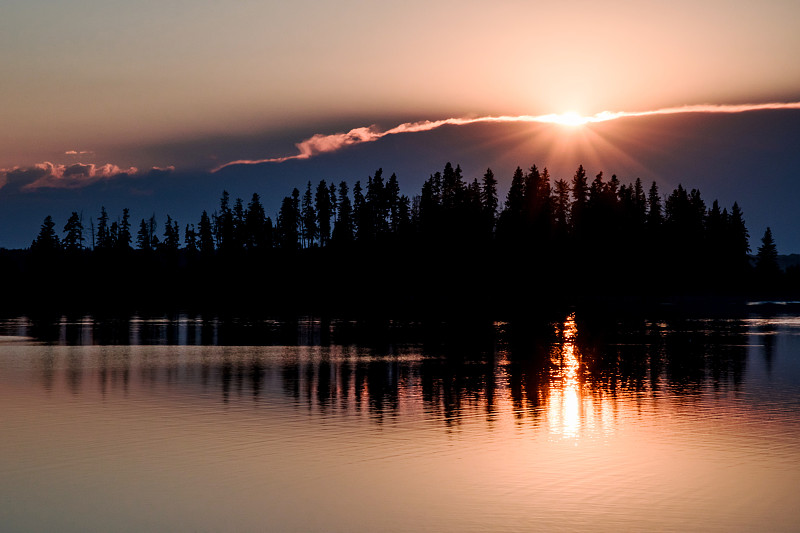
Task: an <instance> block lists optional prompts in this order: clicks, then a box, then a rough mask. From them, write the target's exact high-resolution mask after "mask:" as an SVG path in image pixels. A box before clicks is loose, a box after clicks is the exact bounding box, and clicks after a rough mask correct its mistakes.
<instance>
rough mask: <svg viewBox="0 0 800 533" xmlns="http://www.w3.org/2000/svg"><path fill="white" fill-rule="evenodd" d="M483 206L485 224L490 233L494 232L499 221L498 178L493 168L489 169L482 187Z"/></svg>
mask: <svg viewBox="0 0 800 533" xmlns="http://www.w3.org/2000/svg"><path fill="white" fill-rule="evenodd" d="M481 204H483V216H484V224H485V225H486V228H487V229H488V230H489V233H491V232H492V231H494V224H495V221H496V220H497V206H498V200H497V178H495V177H494V172H492V169H491V168H487V169H486V172H485V173H484V175H483V183H482V187H481Z"/></svg>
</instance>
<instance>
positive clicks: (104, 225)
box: [96, 206, 111, 250]
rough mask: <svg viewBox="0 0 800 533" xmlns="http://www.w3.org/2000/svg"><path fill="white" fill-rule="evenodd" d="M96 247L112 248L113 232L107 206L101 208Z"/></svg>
mask: <svg viewBox="0 0 800 533" xmlns="http://www.w3.org/2000/svg"><path fill="white" fill-rule="evenodd" d="M96 248H98V249H101V250H107V249H109V248H111V234H110V233H109V228H108V213H107V212H106V208H105V206H103V207H101V208H100V216H99V217H98V218H97V244H96Z"/></svg>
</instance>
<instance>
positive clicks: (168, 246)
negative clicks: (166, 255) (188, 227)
mask: <svg viewBox="0 0 800 533" xmlns="http://www.w3.org/2000/svg"><path fill="white" fill-rule="evenodd" d="M180 244H181V234H180V230H179V229H178V223H177V222H176V221H174V220H172V217H170V216H169V215H167V223H166V224H165V225H164V242H163V244H162V246H163V249H164V250H166V251H167V252H175V251H177V250H178V248H179V247H180Z"/></svg>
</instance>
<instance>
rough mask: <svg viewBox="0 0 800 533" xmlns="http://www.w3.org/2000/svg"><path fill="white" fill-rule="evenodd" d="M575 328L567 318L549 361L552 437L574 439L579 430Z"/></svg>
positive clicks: (570, 318) (549, 415)
mask: <svg viewBox="0 0 800 533" xmlns="http://www.w3.org/2000/svg"><path fill="white" fill-rule="evenodd" d="M577 334H578V326H577V325H576V324H575V314H574V313H572V314H570V315H569V316H568V317H567V318H566V320H565V321H564V324H563V325H562V326H561V336H562V342H561V344H560V345H556V346H554V348H553V350H552V354H551V358H550V362H551V371H550V374H551V376H550V377H551V381H550V393H549V396H550V400H549V402H548V419H549V420H550V424H551V429H552V431H553V433H556V434H560V435H562V436H563V437H565V438H574V437H577V436H578V435H579V433H580V429H581V379H580V378H581V376H580V371H581V362H580V352H579V350H578V348H577V346H576V345H575V340H576V337H577Z"/></svg>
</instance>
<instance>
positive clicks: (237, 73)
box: [0, 0, 800, 252]
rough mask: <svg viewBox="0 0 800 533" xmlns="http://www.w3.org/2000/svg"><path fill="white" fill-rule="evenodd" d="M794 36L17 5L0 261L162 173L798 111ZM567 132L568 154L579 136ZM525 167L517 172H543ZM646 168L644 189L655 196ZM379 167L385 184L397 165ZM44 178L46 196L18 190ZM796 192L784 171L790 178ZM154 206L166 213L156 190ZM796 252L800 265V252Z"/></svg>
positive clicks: (760, 26)
mask: <svg viewBox="0 0 800 533" xmlns="http://www.w3.org/2000/svg"><path fill="white" fill-rule="evenodd" d="M798 20H800V3H798V2H796V1H792V0H780V1H778V0H772V1H765V2H760V3H756V2H745V1H739V0H725V1H722V0H719V1H708V0H702V1H688V0H676V1H673V2H669V3H667V2H663V1H658V2H655V1H639V2H629V1H620V0H614V1H609V2H601V3H598V2H587V1H564V2H559V3H557V5H556V3H553V2H547V3H545V2H526V1H510V0H507V1H503V0H494V1H492V2H488V1H477V0H461V1H441V0H427V1H424V2H423V1H417V0H409V1H407V2H402V3H385V2H366V1H355V0H340V1H338V2H327V3H323V2H319V1H316V2H311V1H306V0H298V1H295V2H271V1H249V0H243V1H241V2H236V3H221V2H211V1H207V0H193V1H188V0H160V1H158V2H156V1H142V0H128V1H119V0H104V1H102V2H101V1H94V0H73V1H70V2H55V1H45V0H24V1H23V0H8V1H6V2H4V5H3V8H2V16H0V67H2V73H3V82H2V83H0V102H2V104H0V123H1V124H2V125H3V127H2V129H0V169H2V170H0V186H2V185H4V187H2V188H0V212H3V211H5V212H6V214H5V215H0V246H8V247H11V246H25V245H27V244H26V243H29V241H30V239H31V238H32V237H33V234H32V233H35V231H36V229H37V228H38V223H40V222H41V219H42V217H43V216H44V215H46V214H53V215H54V216H55V218H56V220H57V224H58V225H60V224H63V222H59V220H60V217H63V216H64V213H63V211H65V210H66V209H67V208H66V207H65V206H64V205H60V204H58V206H57V201H58V198H56V196H54V195H57V194H59V193H63V194H65V195H66V194H72V195H73V197H70V198H71V201H73V203H72V204H71V205H72V207H71V208H70V209H69V210H78V209H86V210H87V211H91V210H92V209H95V208H96V207H97V205H99V204H102V203H109V204H113V203H114V202H115V201H116V202H119V203H120V205H121V204H122V203H124V202H125V201H126V198H125V193H124V192H123V191H115V192H114V194H113V196H114V197H113V198H106V197H104V196H103V194H104V193H103V190H101V188H98V187H97V186H95V184H96V182H97V181H98V180H100V179H103V180H111V179H113V178H114V176H117V175H122V176H127V177H129V176H132V175H149V176H152V175H153V172H154V171H153V170H152V169H153V167H157V169H156V170H155V173H156V174H155V175H157V176H161V175H162V174H163V175H167V174H175V175H182V176H184V178H183V181H182V182H181V183H182V184H183V185H180V186H176V185H175V184H170V185H169V187H172V189H170V190H173V192H174V189H176V188H177V189H180V188H181V187H186V188H190V187H191V180H192V179H193V178H192V177H191V176H195V177H197V176H201V178H202V179H204V180H208V179H211V178H209V176H207V174H208V173H209V172H210V171H211V170H213V169H215V168H218V167H220V166H222V165H225V164H226V163H229V162H231V161H237V160H248V161H258V160H265V159H274V158H282V157H286V156H292V155H295V154H297V153H298V149H297V148H296V147H295V144H296V143H300V142H302V141H303V140H305V139H308V138H311V137H312V136H313V135H315V134H322V135H328V134H334V133H341V132H348V131H351V130H353V129H355V128H362V127H363V128H366V127H370V126H373V128H372V129H371V130H370V131H373V132H374V131H381V132H384V131H387V130H390V129H391V128H394V127H396V126H398V125H399V124H401V123H405V122H418V121H437V120H443V119H449V118H475V117H485V116H508V117H518V116H520V115H525V116H532V117H537V116H542V115H549V114H553V113H564V112H566V111H574V112H577V113H580V114H581V115H594V114H596V113H600V112H603V111H625V112H647V111H653V110H658V109H663V108H676V107H682V106H697V105H703V104H711V105H742V104H763V103H771V102H777V103H796V102H798V101H800V63H798V61H797V54H798V51H800V32H798V31H797V21H798ZM789 107H792V106H789ZM785 113H790V115H789V117H790V119H789V120H788V124H789V125H791V124H792V123H796V122H797V121H798V119H800V111H798V110H796V109H794V110H791V109H790V110H788V111H787V110H777V111H775V112H774V113H772V114H770V115H769V116H770V117H772V116H778V115H780V116H781V117H782V118H781V120H782V121H783V127H784V130H785V128H786V121H787V119H786V115H785ZM626 120H631V119H626ZM620 121H621V122H620V126H619V128H623V126H624V124H623V123H622V122H624V121H623V120H622V119H620ZM460 127H463V128H466V127H467V126H460ZM470 127H471V126H470ZM589 127H591V126H589ZM767 129H769V128H767ZM561 131H563V135H564V136H565V137H564V140H563V143H562V144H569V142H571V141H570V138H573V137H574V136H575V133H574V132H570V131H567V129H566V128H562V130H561ZM792 131H793V132H796V128H794V129H793V130H792ZM408 135H420V134H419V133H409V134H408ZM615 135H616V136H618V137H625V131H624V129H620V130H619V131H617V132H616V133H615ZM456 137H457V136H456ZM381 142H383V141H381ZM756 144H757V143H756ZM552 146H553V145H552V143H551V145H550V148H548V150H549V151H550V153H552ZM606 148H607V146H606ZM603 149H604V145H602V144H601V145H599V146H596V147H595V150H596V151H601V150H603ZM454 152H456V151H455V150H454ZM530 152H531V155H530V157H529V158H528V159H526V160H519V161H516V160H514V161H509V162H508V164H509V165H512V166H516V165H520V166H523V167H525V166H530V164H532V163H534V162H537V161H538V162H539V164H540V165H546V164H547V161H542V158H543V157H544V155H543V154H540V153H537V152H536V149H535V147H533V148H531V150H530ZM457 155H458V153H454V154H453V155H450V154H447V153H443V154H441V156H440V160H441V161H442V162H444V161H446V160H449V159H452V158H454V157H456V156H457ZM496 155H497V157H498V158H499V157H500V156H501V155H502V151H498V152H496ZM404 156H405V157H409V156H411V157H413V155H412V154H404ZM627 156H628V157H629V158H632V159H637V154H636V153H628V154H627ZM394 157H396V158H399V157H400V156H399V154H395V155H394ZM638 159H640V161H639V162H640V163H641V164H640V167H642V168H641V169H640V172H641V174H642V177H644V178H648V179H649V178H651V177H659V178H660V177H662V176H660V174H659V172H657V171H656V170H653V169H652V168H649V166H648V162H647V161H645V160H644V158H638ZM607 161H610V162H611V164H613V158H608V159H607ZM77 163H80V164H82V165H83V166H80V167H75V165H76V164H77ZM493 163H494V161H491V160H490V161H485V162H484V163H483V164H482V165H483V167H485V166H488V165H491V164H493ZM580 163H584V164H586V163H585V162H583V161H574V164H572V166H573V167H575V166H577V165H578V164H580ZM47 164H49V166H48V165H47ZM271 164H272V165H285V164H287V163H271ZM382 164H383V166H385V167H388V170H390V171H391V170H392V167H393V165H395V161H394V160H393V159H392V158H391V157H388V156H387V157H386V159H385V162H384V163H382ZM36 165H39V166H38V167H36ZM398 165H399V163H398ZM620 166H621V168H624V169H626V170H627V169H628V168H629V167H628V166H625V163H624V162H620ZM36 168H38V169H39V170H37V171H36V172H38V174H36V172H34V173H33V174H30V176H31V177H25V176H28V175H25V176H23V174H24V173H25V172H28V171H30V170H31V169H36ZM69 168H72V170H68V169H69ZM229 168H230V167H229ZM59 169H60V170H59ZM437 169H438V168H429V169H427V171H426V172H428V173H430V172H434V171H435V170H437ZM465 170H468V171H472V173H474V174H477V173H478V172H479V171H480V170H482V169H480V168H474V169H466V168H465ZM592 170H594V171H599V170H605V171H607V172H609V173H611V172H615V171H617V170H616V169H615V168H604V169H599V168H598V169H592ZM349 171H352V172H358V173H357V174H356V175H354V176H353V177H352V180H355V179H364V178H365V177H366V176H364V175H361V174H360V172H361V168H360V167H359V168H358V169H357V170H356V169H355V168H353V169H350V170H348V168H346V167H342V168H337V169H330V172H329V173H330V174H335V175H337V176H338V175H347V174H348V172H349ZM14 172H16V174H13V173H14ZM65 172H66V176H67V177H69V176H70V175H72V176H73V177H75V176H77V177H78V178H81V179H83V181H81V182H80V183H78V180H77V178H76V179H74V180H73V181H72V182H71V183H72V184H71V185H70V188H71V189H72V188H80V187H78V185H86V186H87V187H86V189H87V190H86V191H84V192H82V193H81V196H80V198H78V197H75V196H74V195H75V194H76V193H75V192H74V191H71V192H68V191H66V190H64V189H63V188H61V187H60V186H57V185H61V184H63V183H65V182H61V181H57V180H61V179H63V178H64V176H65ZM315 172H316V171H315ZM315 172H311V170H310V168H308V169H304V170H303V172H301V171H300V170H298V171H297V175H300V174H303V173H304V179H302V180H298V181H297V186H300V185H301V184H303V183H305V179H311V180H318V179H323V178H327V177H328V176H325V175H317V174H316V173H315ZM618 173H620V174H621V178H622V179H623V181H625V180H629V179H635V177H638V176H635V175H623V174H622V173H621V172H620V171H618ZM34 174H35V179H40V178H41V177H42V176H44V175H46V176H45V178H46V179H50V180H51V181H50V182H49V183H50V185H47V186H45V187H33V188H30V187H29V188H28V189H27V191H26V192H25V193H21V192H19V191H11V190H10V189H11V188H12V185H13V182H14V180H17V184H19V183H22V181H21V180H27V181H25V184H30V183H32V182H33V181H34V177H32V176H34ZM398 177H399V178H400V179H401V182H402V181H403V178H404V176H402V175H401V174H400V173H399V172H398ZM424 177H425V176H421V178H422V179H424ZM558 177H562V176H558ZM563 177H569V176H563ZM798 177H799V176H798V173H797V170H793V169H788V168H787V169H786V175H783V176H778V178H780V179H783V180H796V179H798ZM84 178H86V179H84ZM408 178H409V179H411V177H410V176H409V177H408ZM218 179H220V180H222V179H223V178H221V177H220V178H218ZM224 179H225V180H227V181H226V182H224V183H221V184H220V183H217V184H216V186H215V188H213V189H215V191H216V192H214V193H213V194H212V195H211V196H209V197H208V198H205V197H202V198H200V197H197V198H194V201H195V204H196V205H195V204H193V205H192V206H191V208H192V211H191V212H195V211H197V210H198V209H213V206H214V204H215V202H216V198H217V197H218V194H219V192H220V191H221V189H222V188H232V189H235V188H236V183H235V180H236V179H237V178H236V173H234V172H228V173H227V174H226V177H225V178H224ZM413 179H414V180H415V183H416V182H418V181H419V179H420V176H414V178H413ZM54 180H56V181H54ZM40 183H45V181H43V182H40ZM248 185H252V183H251V182H248ZM501 185H502V183H501ZM685 185H687V186H689V187H692V186H698V187H700V188H701V189H702V190H704V191H705V189H704V188H703V186H704V184H695V183H685ZM4 189H5V190H4ZM43 189H61V190H58V191H53V190H43ZM211 189H212V188H211V187H209V190H211ZM251 189H252V187H251ZM720 190H722V189H720ZM140 192H141V191H140ZM258 192H262V191H258ZM286 192H288V191H286ZM286 192H283V193H282V194H285V193H286ZM410 192H411V191H410ZM712 192H716V191H712ZM720 194H722V193H720ZM42 195H47V199H46V200H43V199H42V197H41V196H42ZM145 196H148V195H145ZM149 196H150V197H152V196H155V197H161V198H167V197H168V196H169V195H167V194H166V193H164V195H162V192H161V190H160V189H159V188H158V187H155V188H152V187H151V190H149ZM127 201H128V204H129V205H130V206H131V207H132V209H133V211H134V214H135V215H136V216H145V215H147V216H149V214H150V213H151V212H152V211H154V210H156V211H158V213H159V214H160V215H161V216H164V215H165V214H166V213H165V212H164V211H163V210H164V209H166V207H164V206H162V205H160V204H158V203H156V202H151V203H147V202H145V201H143V200H142V195H137V194H135V192H131V194H130V198H129V199H127ZM187 201H188V200H187ZM12 203H13V204H14V206H13V208H10V204H12ZM740 203H743V204H745V206H746V205H747V199H746V198H742V199H740ZM21 206H22V207H21ZM25 206H27V207H26V208H25V209H23V207H25ZM47 208H52V210H53V211H54V212H53V213H48V212H47ZM175 209H176V211H177V210H178V208H175ZM187 209H188V206H187ZM23 211H24V212H25V213H27V214H28V215H29V218H24V217H23V216H22V215H20V213H22V212H23ZM752 211H753V209H752V208H751V212H752ZM745 213H746V214H747V210H746V211H745ZM67 214H68V212H67ZM755 218H756V226H758V224H759V223H760V224H761V226H763V225H764V221H761V220H760V219H759V215H756V217H755ZM34 219H38V221H39V222H37V223H35V224H34V223H32V222H31V221H32V220H34ZM774 224H775V225H778V224H780V221H779V220H776V221H775V223H774ZM759 227H760V226H759ZM756 229H758V227H757V228H756ZM761 229H762V231H763V228H761ZM754 233H755V232H754ZM787 233H788V231H784V234H787ZM780 236H781V232H780V231H779V232H777V237H778V238H779V241H778V244H779V246H780V244H781V241H780ZM786 238H788V237H786ZM791 251H799V252H800V241H797V246H796V250H791Z"/></svg>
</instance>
